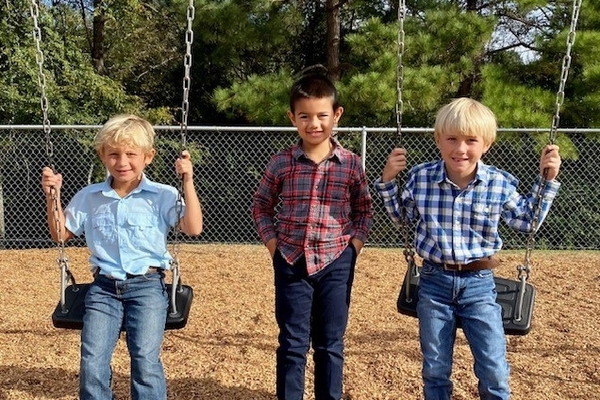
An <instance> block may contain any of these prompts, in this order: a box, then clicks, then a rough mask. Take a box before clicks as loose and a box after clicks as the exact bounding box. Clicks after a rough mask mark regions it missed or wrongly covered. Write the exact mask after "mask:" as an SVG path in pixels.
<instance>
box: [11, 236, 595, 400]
mask: <svg viewBox="0 0 600 400" xmlns="http://www.w3.org/2000/svg"><path fill="white" fill-rule="evenodd" d="M66 253H67V256H68V257H69V263H70V266H71V270H72V271H73V272H74V274H75V276H76V278H77V279H78V281H81V282H85V281H87V280H89V279H90V278H91V276H90V274H89V272H88V269H87V250H86V249H85V248H67V249H66ZM180 253H181V255H180V258H181V265H182V275H183V280H184V283H186V284H188V285H191V286H192V287H193V288H194V302H193V306H192V310H191V313H190V319H189V322H188V324H187V326H186V327H185V328H183V329H180V330H173V331H168V332H167V333H166V335H165V340H164V345H163V353H162V360H163V363H164V366H165V370H166V374H167V385H168V396H169V399H177V400H188V399H189V400H191V399H206V400H213V399H214V400H221V399H223V400H236V399H240V400H261V399H270V400H273V399H275V396H274V385H275V383H274V365H275V348H276V341H277V327H276V325H275V321H274V316H273V309H274V306H273V274H272V268H271V264H270V261H269V259H268V253H267V250H266V249H265V248H264V247H263V246H258V245H182V246H181V249H180ZM499 256H500V258H501V259H502V260H503V264H502V267H500V268H499V269H498V270H497V275H499V276H503V277H507V278H516V275H517V271H516V266H517V265H518V264H519V263H521V262H522V261H523V257H524V252H508V251H506V252H501V253H500V255H499ZM57 257H58V251H57V250H56V249H35V250H2V251H0V276H1V277H2V279H1V280H0V299H1V301H0V343H2V344H1V345H0V399H2V400H4V399H10V400H29V399H76V398H77V385H78V370H79V331H72V330H64V329H56V328H54V327H53V326H52V322H51V318H50V316H51V314H52V311H53V310H54V307H55V306H56V304H57V302H58V299H59V271H58V266H57V263H56V258H57ZM532 267H533V271H532V275H531V277H530V279H529V282H530V283H531V284H532V285H533V286H534V287H535V288H536V290H537V295H536V300H535V309H534V317H533V323H532V329H531V331H530V332H529V333H528V334H527V335H525V336H508V358H509V362H510V365H511V389H512V393H513V396H512V398H513V399H515V400H520V399H523V400H551V399H560V400H570V399H586V400H590V399H600V328H599V326H600V324H599V318H600V317H599V316H600V290H599V287H600V253H599V252H585V251H572V252H566V251H565V252H563V251H552V252H546V251H544V252H542V251H534V252H533V264H532ZM405 268H406V267H405V262H404V258H403V256H402V252H401V250H399V249H377V248H367V249H365V252H364V253H363V254H362V255H361V256H360V258H359V260H358V264H357V272H356V278H355V283H354V288H353V295H352V305H351V312H350V322H349V326H348V330H347V335H346V364H345V399H347V400H350V399H351V400H374V399H394V400H404V399H421V398H422V395H421V390H422V389H421V387H422V385H421V376H420V370H421V355H420V351H419V344H418V337H417V334H418V333H417V320H416V319H414V318H412V317H408V316H404V315H401V314H399V313H398V312H397V311H396V298H397V295H398V290H399V287H400V284H401V281H402V279H403V276H404V271H405ZM454 359H455V361H454V369H453V376H452V378H453V381H454V396H453V399H456V400H463V399H464V400H466V399H476V398H478V396H477V390H476V387H477V382H476V379H475V377H474V374H473V367H472V363H473V359H472V357H471V353H470V350H469V346H468V343H467V342H466V341H465V339H464V336H463V334H462V332H459V335H458V339H457V343H456V346H455V355H454ZM113 370H114V380H115V393H116V399H117V400H121V399H128V398H129V358H128V354H127V349H126V346H125V342H124V339H123V338H121V340H120V341H119V343H118V345H117V349H116V351H115V355H114V358H113ZM312 371H313V367H312V361H310V360H309V362H308V366H307V381H306V396H305V398H306V399H307V400H310V399H313V396H312V394H311V391H312Z"/></svg>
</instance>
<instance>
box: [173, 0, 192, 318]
mask: <svg viewBox="0 0 600 400" xmlns="http://www.w3.org/2000/svg"><path fill="white" fill-rule="evenodd" d="M194 14H195V8H194V0H190V1H189V4H188V8H187V13H186V20H187V28H186V32H185V55H184V58H183V65H184V74H183V100H182V104H181V130H180V138H179V154H180V156H181V154H182V153H183V151H184V150H186V147H187V130H188V115H189V110H190V103H189V95H190V87H191V78H190V70H191V67H192V43H193V42H194V31H193V24H194ZM182 193H183V179H180V180H179V190H178V194H177V202H176V205H175V212H176V214H177V223H176V224H175V228H174V239H173V242H172V244H171V256H172V257H173V259H172V261H171V270H172V274H173V282H172V294H171V313H172V314H174V315H176V314H177V312H178V310H177V303H176V301H175V299H176V293H175V292H176V291H181V290H182V288H181V281H180V279H179V278H180V272H179V266H180V261H179V250H180V247H181V241H180V234H181V227H180V225H179V221H181V218H182V217H183V197H182V196H183V194H182Z"/></svg>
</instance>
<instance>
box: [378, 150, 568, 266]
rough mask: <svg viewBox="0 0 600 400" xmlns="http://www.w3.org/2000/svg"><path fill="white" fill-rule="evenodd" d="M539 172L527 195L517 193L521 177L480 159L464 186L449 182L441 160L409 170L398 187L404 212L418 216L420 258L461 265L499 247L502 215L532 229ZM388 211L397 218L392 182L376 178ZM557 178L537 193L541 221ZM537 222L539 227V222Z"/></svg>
mask: <svg viewBox="0 0 600 400" xmlns="http://www.w3.org/2000/svg"><path fill="white" fill-rule="evenodd" d="M541 179H542V178H541V177H539V176H538V178H537V180H536V182H535V183H534V185H533V188H532V189H531V192H530V194H529V195H527V196H522V195H520V194H519V193H518V192H517V186H518V183H519V181H518V180H517V179H516V178H515V177H514V176H512V175H511V174H509V173H508V172H506V171H503V170H501V169H498V168H496V167H493V166H489V165H485V164H484V163H483V162H481V161H479V163H478V164H477V173H476V176H475V179H473V181H471V182H470V183H469V185H468V186H467V188H466V189H460V188H459V187H458V186H457V185H455V184H454V183H452V182H451V181H450V180H449V179H448V177H447V175H446V172H445V168H444V162H443V161H442V160H439V161H433V162H429V163H424V164H420V165H417V166H415V167H413V168H412V169H411V170H410V171H409V172H408V178H407V182H406V185H405V187H404V189H403V191H402V204H403V206H404V207H405V208H406V217H407V218H408V219H410V220H411V221H416V228H415V229H416V231H415V248H416V251H417V254H419V255H420V256H421V257H423V259H426V260H429V261H432V262H437V263H449V264H463V263H469V262H471V261H475V260H478V259H480V258H483V257H488V256H491V255H493V254H495V253H496V252H498V251H499V250H500V248H501V247H502V239H501V238H500V235H499V234H498V225H499V223H500V217H502V219H503V220H504V221H505V222H506V223H507V224H508V225H509V226H510V227H511V228H513V229H516V230H518V231H521V232H530V231H531V229H532V223H533V219H534V205H535V202H536V194H537V192H538V188H539V185H540V184H541ZM374 186H375V189H376V190H377V192H378V193H379V195H380V196H381V197H382V198H383V202H384V206H385V208H386V211H387V212H388V214H389V215H390V217H391V218H392V220H393V221H394V222H396V223H397V224H400V222H401V208H400V205H399V202H398V185H397V183H396V181H395V180H394V181H390V182H381V178H379V179H378V180H376V181H375V182H374ZM559 187H560V183H559V182H557V181H555V180H552V181H547V182H546V186H545V190H544V192H543V193H542V194H541V196H540V197H541V206H540V214H539V224H541V223H542V221H543V220H544V219H545V218H546V216H547V215H548V211H549V210H550V206H551V205H552V201H553V200H554V198H555V197H556V194H557V193H558V189H559ZM539 224H538V227H539Z"/></svg>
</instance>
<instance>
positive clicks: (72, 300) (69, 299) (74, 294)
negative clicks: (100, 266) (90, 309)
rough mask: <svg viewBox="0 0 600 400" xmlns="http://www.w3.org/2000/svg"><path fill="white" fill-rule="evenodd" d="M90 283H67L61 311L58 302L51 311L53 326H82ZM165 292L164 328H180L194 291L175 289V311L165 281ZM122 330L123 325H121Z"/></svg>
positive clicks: (170, 291) (187, 312)
mask: <svg viewBox="0 0 600 400" xmlns="http://www.w3.org/2000/svg"><path fill="white" fill-rule="evenodd" d="M90 285H91V284H90V283H80V284H75V285H69V286H67V288H66V289H65V307H66V310H65V312H63V310H62V307H61V305H60V301H59V302H58V304H57V306H56V308H55V309H54V312H53V313H52V324H53V325H54V327H55V328H63V329H79V330H81V329H82V328H83V314H85V295H86V294H87V292H88V289H89V288H90ZM166 286H167V293H168V294H169V310H168V311H167V320H166V322H165V330H171V329H181V328H183V327H185V325H186V324H187V321H188V317H189V314H190V309H191V307H192V300H193V298H194V291H193V289H192V287H191V286H187V285H181V287H180V288H179V289H178V290H177V291H176V295H175V305H176V306H177V313H173V312H172V309H173V307H172V304H171V296H172V295H171V293H172V287H173V285H172V284H170V283H167V285H166ZM121 330H122V331H123V330H124V327H121Z"/></svg>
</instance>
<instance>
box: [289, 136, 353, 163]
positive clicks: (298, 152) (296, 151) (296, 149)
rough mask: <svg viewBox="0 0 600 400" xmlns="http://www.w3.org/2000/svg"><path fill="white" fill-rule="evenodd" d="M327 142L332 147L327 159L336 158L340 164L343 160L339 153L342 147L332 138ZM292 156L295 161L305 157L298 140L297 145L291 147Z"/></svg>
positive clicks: (300, 142) (300, 141)
mask: <svg viewBox="0 0 600 400" xmlns="http://www.w3.org/2000/svg"><path fill="white" fill-rule="evenodd" d="M329 140H330V142H331V144H332V145H333V151H332V152H331V155H330V156H329V157H328V158H337V159H338V160H339V161H340V162H341V161H342V158H343V157H342V152H341V150H342V145H341V144H340V143H339V142H338V141H337V140H336V139H334V138H330V139H329ZM292 156H293V157H294V158H295V159H299V158H300V157H306V156H305V154H304V150H303V149H302V139H300V140H299V141H298V143H296V144H295V145H294V146H293V147H292Z"/></svg>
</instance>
